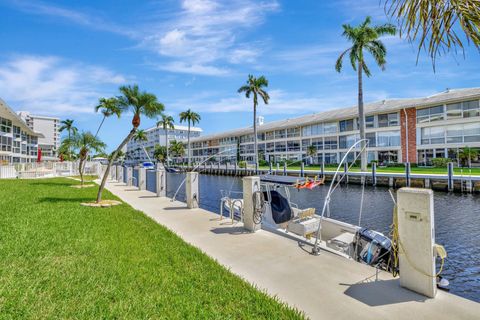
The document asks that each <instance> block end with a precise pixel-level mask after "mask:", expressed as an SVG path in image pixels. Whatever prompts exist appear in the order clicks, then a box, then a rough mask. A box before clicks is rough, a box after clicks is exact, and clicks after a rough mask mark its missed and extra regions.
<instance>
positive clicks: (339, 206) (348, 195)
mask: <svg viewBox="0 0 480 320" xmlns="http://www.w3.org/2000/svg"><path fill="white" fill-rule="evenodd" d="M184 177H185V176H184V175H183V174H168V176H167V196H168V197H173V195H174V193H175V191H176V190H177V189H178V186H179V185H180V183H181V182H182V180H183V179H184ZM221 190H227V191H230V190H231V191H239V192H241V190H242V180H241V178H238V177H228V176H213V175H200V179H199V193H200V207H202V208H204V209H206V210H209V211H212V212H216V213H219V212H220V198H221ZM327 191H328V186H327V185H325V186H320V187H318V188H315V189H313V190H304V189H303V190H299V191H297V190H296V189H293V188H292V189H291V191H290V194H291V200H292V202H294V203H296V204H298V206H299V207H300V208H302V207H303V208H305V207H315V208H316V209H317V213H321V211H322V207H323V200H324V198H325V195H326V193H327ZM232 196H233V197H235V195H234V194H233V195H232ZM239 197H241V196H239ZM361 197H362V187H361V186H358V185H347V186H342V187H338V188H337V189H336V191H335V192H334V193H333V195H332V200H331V203H330V213H331V217H332V218H334V219H337V220H340V221H344V222H348V223H351V224H355V225H358V222H359V212H360V199H361ZM434 197H435V200H434V203H435V236H436V243H439V244H442V245H444V246H445V249H446V250H447V253H448V258H447V259H446V261H445V266H444V270H443V273H442V275H443V276H444V277H445V278H447V279H448V280H449V281H450V292H451V293H454V294H457V295H459V296H462V297H465V298H467V299H471V300H474V301H477V302H480V196H478V195H469V194H463V195H462V194H448V193H443V192H435V196H434ZM176 199H177V200H180V201H185V188H184V187H182V188H180V190H179V192H178V194H177V197H176ZM392 211H393V201H392V199H391V197H390V195H389V192H388V189H387V188H383V187H370V186H368V187H365V190H364V203H363V211H362V219H361V222H360V225H361V226H362V227H367V228H371V229H374V230H377V231H380V232H383V233H384V234H388V232H389V226H390V224H391V223H392Z"/></svg>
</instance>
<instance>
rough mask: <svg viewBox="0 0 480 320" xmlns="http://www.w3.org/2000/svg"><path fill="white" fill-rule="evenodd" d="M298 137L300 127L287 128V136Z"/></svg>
mask: <svg viewBox="0 0 480 320" xmlns="http://www.w3.org/2000/svg"><path fill="white" fill-rule="evenodd" d="M294 137H300V128H289V129H287V138H294Z"/></svg>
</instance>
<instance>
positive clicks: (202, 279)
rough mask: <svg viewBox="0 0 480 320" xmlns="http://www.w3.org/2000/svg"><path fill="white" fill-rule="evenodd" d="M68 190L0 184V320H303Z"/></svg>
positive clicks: (184, 247)
mask: <svg viewBox="0 0 480 320" xmlns="http://www.w3.org/2000/svg"><path fill="white" fill-rule="evenodd" d="M76 183H77V182H75V181H72V180H71V179H63V178H58V179H40V180H0V318H2V319H24V318H35V319H55V318H56V319H66V318H68V319H147V318H148V319H158V318H163V319H253V318H263V319H301V318H302V315H301V314H300V313H299V312H298V311H295V310H293V309H291V308H289V307H287V306H285V305H284V304H281V303H279V302H277V301H276V300H275V299H272V298H270V297H269V296H267V295H266V294H264V293H262V292H260V291H258V290H256V289H255V288H254V287H252V286H251V285H249V284H248V283H246V282H245V281H243V280H242V279H240V278H239V277H237V276H235V275H234V274H232V273H231V272H229V271H228V270H227V269H225V268H224V267H222V266H220V265H219V264H218V263H216V262H215V261H214V260H212V259H210V258H209V257H207V256H206V255H205V254H203V253H202V252H201V251H200V250H198V249H196V248H194V247H192V246H190V245H189V244H187V243H185V242H184V241H182V240H181V239H180V238H179V237H177V236H176V235H175V234H173V233H172V232H170V231H168V230H167V229H166V228H164V227H162V226H160V225H158V224H157V223H155V222H154V221H153V220H151V219H150V218H148V217H146V216H145V215H143V214H142V213H141V212H140V211H136V210H134V209H133V208H131V207H130V206H128V205H126V204H122V205H120V206H116V207H111V208H90V207H82V206H80V204H79V203H80V202H82V201H89V200H92V199H94V197H95V194H96V188H90V189H74V188H69V185H71V184H76ZM105 198H106V199H115V197H114V196H112V195H111V194H110V193H109V192H105ZM285 281H288V279H285Z"/></svg>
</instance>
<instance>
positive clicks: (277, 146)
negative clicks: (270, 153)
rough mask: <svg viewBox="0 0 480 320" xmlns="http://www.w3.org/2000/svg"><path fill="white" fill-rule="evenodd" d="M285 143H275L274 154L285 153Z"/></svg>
mask: <svg viewBox="0 0 480 320" xmlns="http://www.w3.org/2000/svg"><path fill="white" fill-rule="evenodd" d="M285 149H286V145H285V141H281V142H275V152H285Z"/></svg>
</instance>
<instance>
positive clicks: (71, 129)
mask: <svg viewBox="0 0 480 320" xmlns="http://www.w3.org/2000/svg"><path fill="white" fill-rule="evenodd" d="M60 123H61V124H62V126H61V127H60V128H59V129H58V131H60V132H63V131H65V130H67V132H68V140H70V139H71V138H72V135H74V134H76V133H77V132H78V129H77V128H76V127H75V126H74V125H73V120H72V119H65V120H62V121H60ZM68 151H69V153H70V158H71V157H72V149H71V147H70V149H69V150H68Z"/></svg>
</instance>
